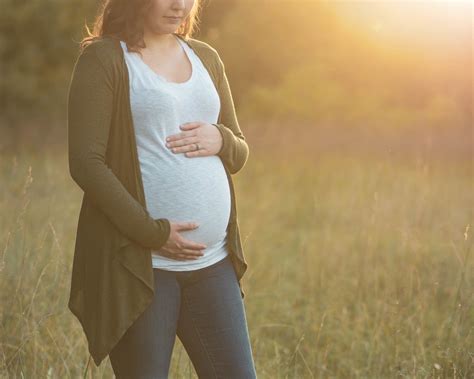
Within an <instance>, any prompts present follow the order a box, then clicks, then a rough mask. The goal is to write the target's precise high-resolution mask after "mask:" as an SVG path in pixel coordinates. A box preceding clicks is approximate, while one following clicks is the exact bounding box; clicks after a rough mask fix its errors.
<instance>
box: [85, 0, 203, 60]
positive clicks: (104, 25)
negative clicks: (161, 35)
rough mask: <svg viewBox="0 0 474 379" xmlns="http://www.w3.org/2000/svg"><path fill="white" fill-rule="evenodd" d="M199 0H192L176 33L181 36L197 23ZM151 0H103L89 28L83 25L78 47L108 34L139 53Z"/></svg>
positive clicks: (199, 8)
mask: <svg viewBox="0 0 474 379" xmlns="http://www.w3.org/2000/svg"><path fill="white" fill-rule="evenodd" d="M201 4H202V2H201V0H195V2H194V5H193V8H192V9H191V11H190V12H189V14H188V16H187V17H186V19H185V20H184V21H183V22H182V23H181V25H180V26H179V28H178V29H177V31H176V34H178V35H180V36H182V37H183V38H184V39H187V38H188V37H190V36H192V35H193V34H194V32H195V31H196V29H197V27H198V23H199V21H200V20H199V12H200V10H201ZM152 6H153V0H104V1H103V2H102V4H101V5H100V7H99V10H98V13H97V16H96V18H95V21H94V23H93V26H92V31H91V30H90V29H89V27H88V26H87V23H86V24H85V29H86V32H87V36H86V37H84V38H83V39H82V40H81V41H80V50H81V51H82V50H83V49H84V48H85V47H86V46H87V45H89V44H90V43H91V42H93V41H94V40H97V39H101V38H102V37H105V36H109V37H113V38H117V39H120V40H122V41H124V42H125V43H126V44H127V47H128V49H129V50H130V51H135V52H137V53H140V51H139V50H138V48H145V47H146V45H145V41H144V39H143V32H144V19H145V15H146V14H147V12H148V11H149V10H150V9H151V8H152Z"/></svg>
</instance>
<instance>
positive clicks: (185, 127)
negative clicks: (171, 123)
mask: <svg viewBox="0 0 474 379" xmlns="http://www.w3.org/2000/svg"><path fill="white" fill-rule="evenodd" d="M200 125H201V123H200V122H196V121H193V122H185V123H184V124H181V125H180V126H179V128H180V129H183V130H190V129H195V128H197V127H199V126H200Z"/></svg>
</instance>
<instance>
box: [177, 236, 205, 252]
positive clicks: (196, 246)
mask: <svg viewBox="0 0 474 379" xmlns="http://www.w3.org/2000/svg"><path fill="white" fill-rule="evenodd" d="M181 246H182V251H184V250H185V249H191V250H202V249H206V248H207V246H206V245H205V244H203V243H198V242H194V241H190V240H187V239H183V240H182V241H181Z"/></svg>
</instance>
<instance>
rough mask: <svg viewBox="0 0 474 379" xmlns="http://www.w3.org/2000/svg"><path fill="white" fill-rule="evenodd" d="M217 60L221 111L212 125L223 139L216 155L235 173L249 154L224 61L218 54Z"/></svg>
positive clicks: (243, 164)
mask: <svg viewBox="0 0 474 379" xmlns="http://www.w3.org/2000/svg"><path fill="white" fill-rule="evenodd" d="M216 54H217V52H216ZM217 61H218V62H219V67H218V70H219V71H218V72H219V81H218V86H217V88H218V93H219V97H220V100H221V111H220V114H219V120H218V122H217V123H215V124H213V125H214V126H216V127H217V128H218V129H219V131H220V133H221V135H222V141H223V143H222V147H221V150H220V151H219V152H218V153H217V155H218V156H219V157H220V158H221V159H222V162H223V164H224V165H225V166H226V167H227V169H228V170H229V172H230V173H231V174H235V173H237V172H238V171H240V170H241V169H242V168H243V167H244V166H245V163H246V162H247V159H248V156H249V147H248V144H247V141H246V140H245V136H244V135H243V133H242V131H241V129H240V126H239V122H238V119H237V114H236V111H235V105H234V101H233V98H232V92H231V89H230V85H229V81H228V79H227V75H226V73H225V67H224V63H223V62H222V60H221V59H220V57H219V55H218V54H217Z"/></svg>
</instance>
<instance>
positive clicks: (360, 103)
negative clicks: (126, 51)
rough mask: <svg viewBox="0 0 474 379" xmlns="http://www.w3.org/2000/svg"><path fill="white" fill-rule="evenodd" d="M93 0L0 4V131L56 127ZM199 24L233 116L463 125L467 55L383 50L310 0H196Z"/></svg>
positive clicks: (467, 116) (5, 0) (467, 105)
mask: <svg viewBox="0 0 474 379" xmlns="http://www.w3.org/2000/svg"><path fill="white" fill-rule="evenodd" d="M99 3H100V2H98V1H93V0H67V1H64V0H28V1H24V0H21V1H20V0H16V1H14V0H1V5H2V12H1V13H0V28H1V33H0V56H1V80H0V94H1V98H0V122H1V125H2V130H3V128H5V127H7V128H8V127H10V128H17V127H18V125H20V124H22V123H25V122H27V123H33V125H34V124H35V123H41V124H42V127H43V128H49V127H53V124H55V123H59V124H61V123H62V124H63V123H64V120H65V111H66V98H67V96H66V95H67V90H68V84H69V80H70V76H71V73H72V68H73V64H74V62H75V59H76V57H77V54H78V42H79V41H80V39H81V37H82V36H85V31H84V28H83V25H84V23H85V22H87V23H88V25H89V26H91V25H92V22H93V19H94V16H95V12H96V10H97V7H98V5H99ZM200 18H201V24H200V26H199V31H198V33H197V34H195V35H194V38H198V39H202V40H204V41H206V42H208V43H210V44H211V45H212V46H214V47H215V48H216V49H217V50H218V51H219V53H220V55H221V57H222V59H223V61H224V63H225V66H226V72H227V74H228V77H229V81H230V83H231V87H232V90H233V95H234V100H235V102H236V106H237V108H238V112H239V117H240V118H241V119H246V120H255V121H259V120H262V121H266V122H268V121H272V122H273V121H274V122H281V123H283V122H284V121H295V120H298V121H309V122H314V123H316V122H320V123H325V124H328V123H329V124H332V125H338V126H355V125H361V126H365V127H370V128H382V129H383V128H390V129H393V128H413V127H423V126H424V127H430V128H431V127H438V128H439V127H453V126H466V125H468V124H470V123H471V122H472V93H471V90H472V89H471V87H470V86H471V85H472V80H471V81H469V80H466V73H467V72H469V71H470V67H469V64H470V59H469V55H470V52H468V53H466V57H461V59H450V58H449V57H443V56H442V55H439V54H438V53H433V54H432V55H430V53H429V52H417V51H399V50H396V49H393V48H391V46H388V45H384V44H383V43H381V42H380V41H376V40H375V39H373V38H371V37H370V36H368V35H366V34H364V33H362V31H357V30H354V29H353V28H349V27H348V26H347V25H346V23H344V20H342V19H341V18H340V17H339V16H338V14H337V13H335V12H334V10H333V9H332V8H331V6H330V4H329V2H322V1H314V2H311V1H291V0H286V1H272V0H259V1H251V0H204V3H203V12H202V14H201V17H200ZM60 127H62V128H64V125H60Z"/></svg>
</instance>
